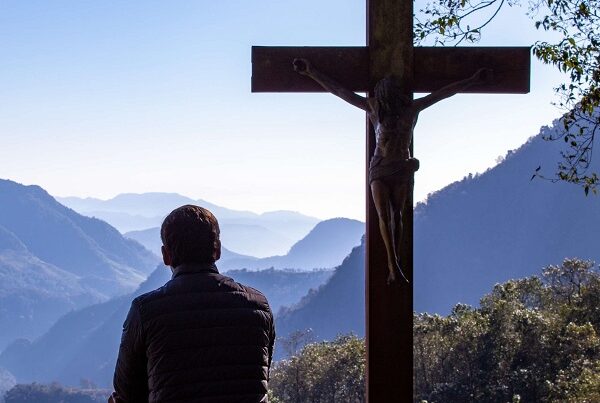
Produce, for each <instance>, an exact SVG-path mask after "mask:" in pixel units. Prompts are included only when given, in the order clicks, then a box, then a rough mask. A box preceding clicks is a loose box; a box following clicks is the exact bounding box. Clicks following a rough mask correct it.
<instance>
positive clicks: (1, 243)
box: [0, 180, 157, 349]
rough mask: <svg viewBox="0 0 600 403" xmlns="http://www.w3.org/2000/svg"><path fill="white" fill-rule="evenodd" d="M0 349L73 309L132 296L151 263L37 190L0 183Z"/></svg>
mask: <svg viewBox="0 0 600 403" xmlns="http://www.w3.org/2000/svg"><path fill="white" fill-rule="evenodd" d="M0 206H1V208H0V329H2V331H1V332H0V349H2V348H3V347H4V346H5V345H6V343H7V342H9V341H11V340H13V339H14V338H16V337H35V336H37V335H38V334H40V333H41V332H42V331H44V330H46V329H47V328H48V327H49V326H50V325H51V324H52V323H53V322H54V321H55V320H56V319H58V317H60V316H61V315H62V314H64V313H65V312H68V311H69V310H72V309H77V308H81V307H83V306H85V305H89V304H91V303H95V302H98V301H102V300H106V299H108V298H110V297H114V296H117V295H121V294H125V293H128V292H131V291H132V290H134V289H135V288H136V287H137V286H138V285H139V284H140V283H141V282H142V281H143V280H144V279H145V278H146V276H147V275H148V273H150V272H151V271H152V269H153V268H154V267H155V266H156V263H157V260H156V257H155V256H154V255H153V254H152V253H151V252H149V251H148V250H146V249H145V248H144V247H143V246H142V245H140V244H139V243H137V242H135V241H132V240H129V239H126V238H124V237H123V236H122V235H121V234H120V233H119V232H118V231H117V230H116V229H114V228H112V227H111V226H110V225H108V224H106V223H105V222H103V221H100V220H97V219H94V218H89V217H84V216H82V215H79V214H77V213H75V212H74V211H73V210H71V209H69V208H67V207H65V206H63V205H61V204H60V203H58V202H57V201H56V200H55V199H53V198H52V197H51V196H50V195H49V194H48V193H47V192H46V191H44V190H43V189H42V188H40V187H39V186H23V185H20V184H18V183H15V182H12V181H9V180H0Z"/></svg>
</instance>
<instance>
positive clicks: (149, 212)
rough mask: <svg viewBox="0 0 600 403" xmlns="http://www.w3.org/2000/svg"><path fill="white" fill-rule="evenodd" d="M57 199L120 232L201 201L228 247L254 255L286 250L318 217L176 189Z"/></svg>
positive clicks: (158, 220) (152, 225)
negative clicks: (256, 209) (246, 206)
mask: <svg viewBox="0 0 600 403" xmlns="http://www.w3.org/2000/svg"><path fill="white" fill-rule="evenodd" d="M57 200H58V201H60V202H61V203H63V204H65V205H66V206H68V207H70V208H72V209H74V210H75V211H77V212H79V213H80V214H84V215H87V216H94V217H97V218H100V219H102V220H105V221H106V222H108V223H109V224H111V225H113V226H114V227H115V228H117V229H118V230H119V231H121V232H122V233H126V232H129V233H131V232H132V231H143V230H147V229H149V228H156V227H160V225H161V223H162V220H163V219H164V217H165V216H166V215H167V214H168V213H169V212H171V211H172V210H173V209H174V208H176V207H179V206H181V205H184V204H196V205H200V206H202V207H205V208H208V209H209V210H210V211H211V212H212V213H213V214H214V215H215V216H216V217H217V219H218V220H219V224H220V227H221V240H222V242H223V244H224V245H225V246H226V247H227V248H228V249H230V250H232V251H234V252H236V253H239V254H243V255H249V256H255V257H267V256H273V255H282V254H285V253H286V252H287V251H288V250H289V248H290V247H291V246H292V245H293V244H294V243H295V242H296V241H298V240H300V239H302V238H303V237H304V236H305V235H306V234H307V233H308V232H309V231H310V230H311V229H312V228H313V227H314V226H315V225H316V224H317V223H318V222H319V220H318V219H317V218H314V217H309V216H306V215H303V214H300V213H297V212H293V211H272V212H266V213H263V214H256V213H253V212H250V211H241V210H232V209H228V208H225V207H221V206H217V205H216V204H213V203H210V202H207V201H205V200H202V199H198V200H194V199H191V198H189V197H185V196H182V195H179V194H176V193H159V192H155V193H141V194H136V193H126V194H120V195H118V196H116V197H114V198H112V199H109V200H100V199H95V198H78V197H57Z"/></svg>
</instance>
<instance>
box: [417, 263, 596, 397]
mask: <svg viewBox="0 0 600 403" xmlns="http://www.w3.org/2000/svg"><path fill="white" fill-rule="evenodd" d="M599 295H600V272H599V271H598V268H597V266H596V265H595V264H594V263H592V262H590V261H583V260H579V259H566V260H565V261H564V262H563V264H562V265H560V266H549V267H547V268H546V269H544V270H543V271H542V275H541V276H532V277H529V278H525V279H520V280H510V281H507V282H506V283H504V284H498V285H496V286H495V287H494V289H493V290H492V292H491V293H489V294H488V295H486V296H485V297H483V298H482V300H481V307H480V308H471V307H468V306H465V305H457V306H456V307H455V308H454V310H453V311H452V313H451V314H450V315H448V316H447V317H442V316H438V315H428V314H420V315H416V316H415V320H414V323H415V326H414V336H415V343H414V349H415V353H414V356H415V399H414V400H415V401H421V400H426V401H428V402H478V401H485V402H503V403H504V402H509V401H513V402H518V401H522V402H556V401H560V402H597V401H600V400H599V397H600V337H599V335H600V310H598V306H600V305H598V298H599Z"/></svg>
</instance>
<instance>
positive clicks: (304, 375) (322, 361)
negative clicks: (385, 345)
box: [269, 335, 366, 403]
mask: <svg viewBox="0 0 600 403" xmlns="http://www.w3.org/2000/svg"><path fill="white" fill-rule="evenodd" d="M365 363H366V356H365V344H364V340H363V339H360V338H358V337H356V336H352V335H349V336H338V337H337V338H336V339H335V340H334V341H331V342H320V343H311V344H307V345H306V346H304V347H303V348H302V349H301V350H300V351H299V352H298V353H297V354H296V355H294V356H292V357H290V358H289V359H285V360H281V361H279V362H278V363H276V364H275V366H274V367H273V370H272V372H271V378H270V380H269V387H270V397H271V398H273V399H272V400H273V401H274V402H290V403H301V402H302V403H303V402H315V403H317V402H323V403H325V402H353V403H354V402H358V403H360V402H364V401H365V376H364V374H365Z"/></svg>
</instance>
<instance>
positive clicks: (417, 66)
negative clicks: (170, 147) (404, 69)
mask: <svg viewBox="0 0 600 403" xmlns="http://www.w3.org/2000/svg"><path fill="white" fill-rule="evenodd" d="M530 55H531V51H530V48H529V47H463V48H459V47H452V48H450V47H448V48H444V47H416V48H415V50H414V71H415V77H414V81H413V83H414V88H413V91H414V92H432V91H435V90H437V89H439V88H441V87H443V86H444V85H446V84H450V83H452V82H455V81H459V80H462V79H465V78H468V77H470V76H471V75H472V74H473V73H475V71H477V70H478V69H480V68H489V69H492V70H493V71H494V80H493V81H492V82H491V83H489V84H481V85H476V86H472V87H469V88H468V90H466V91H464V92H467V93H494V94H526V93H528V92H529V72H530V64H531V56H530ZM294 58H306V59H309V60H310V61H311V63H313V64H314V65H315V66H316V67H318V68H319V70H320V71H322V72H323V73H325V74H327V75H329V76H331V77H334V78H335V79H336V80H337V81H338V82H340V84H342V85H343V86H345V87H346V88H349V89H351V90H352V91H356V92H367V91H369V90H370V89H371V85H373V84H374V82H372V81H377V78H371V77H370V74H369V50H368V48H367V47H358V46H357V47H321V46H314V47H313V46H310V47H307V46H299V47H288V46H286V47H270V46H253V47H252V92H324V90H323V88H322V87H321V86H319V85H318V84H317V83H315V82H314V81H313V80H311V79H310V78H308V77H304V76H301V75H300V74H298V73H296V72H295V71H294V70H293V68H292V61H293V60H294ZM379 78H381V77H379Z"/></svg>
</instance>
